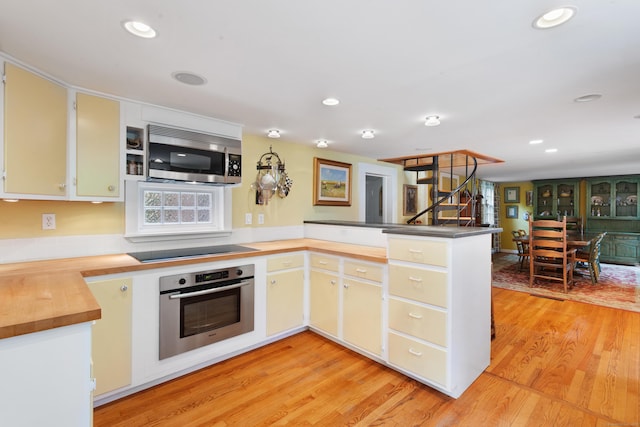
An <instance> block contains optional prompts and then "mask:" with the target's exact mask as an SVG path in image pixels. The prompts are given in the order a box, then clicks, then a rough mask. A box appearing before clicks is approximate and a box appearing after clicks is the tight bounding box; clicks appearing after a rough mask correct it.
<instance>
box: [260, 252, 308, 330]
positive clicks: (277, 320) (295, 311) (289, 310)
mask: <svg viewBox="0 0 640 427" xmlns="http://www.w3.org/2000/svg"><path fill="white" fill-rule="evenodd" d="M303 267H304V255H303V254H301V253H295V254H289V255H285V256H277V257H272V258H269V259H268V260H267V273H268V274H267V335H268V336H271V335H274V334H277V333H279V332H284V331H287V330H289V329H293V328H296V327H301V326H302V325H303V323H304V270H303Z"/></svg>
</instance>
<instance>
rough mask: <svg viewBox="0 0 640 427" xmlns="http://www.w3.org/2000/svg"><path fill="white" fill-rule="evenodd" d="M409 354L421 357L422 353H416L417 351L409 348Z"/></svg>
mask: <svg viewBox="0 0 640 427" xmlns="http://www.w3.org/2000/svg"><path fill="white" fill-rule="evenodd" d="M409 353H411V354H413V355H414V356H418V357H422V352H421V351H417V350H414V349H412V348H409Z"/></svg>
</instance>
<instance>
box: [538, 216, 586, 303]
mask: <svg viewBox="0 0 640 427" xmlns="http://www.w3.org/2000/svg"><path fill="white" fill-rule="evenodd" d="M529 255H530V258H529V287H532V286H533V283H534V282H535V281H536V280H537V279H543V280H552V281H560V282H562V285H563V287H564V291H565V292H568V287H569V286H573V269H574V268H575V263H576V250H575V249H567V222H566V218H563V219H562V221H552V220H537V221H533V220H532V219H531V218H529Z"/></svg>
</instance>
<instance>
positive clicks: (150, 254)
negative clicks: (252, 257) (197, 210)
mask: <svg viewBox="0 0 640 427" xmlns="http://www.w3.org/2000/svg"><path fill="white" fill-rule="evenodd" d="M250 251H257V249H254V248H248V247H246V246H240V245H218V246H201V247H197V248H182V249H162V250H157V251H144V252H130V253H128V254H127V255H130V256H132V257H134V258H135V259H137V260H138V261H140V262H152V261H166V260H170V259H177V258H191V257H198V256H203V255H215V254H226V253H230V252H250Z"/></svg>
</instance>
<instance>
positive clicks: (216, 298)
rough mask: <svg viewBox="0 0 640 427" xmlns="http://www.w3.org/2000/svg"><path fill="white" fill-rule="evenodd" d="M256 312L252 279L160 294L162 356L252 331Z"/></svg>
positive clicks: (168, 355) (160, 356)
mask: <svg viewBox="0 0 640 427" xmlns="http://www.w3.org/2000/svg"><path fill="white" fill-rule="evenodd" d="M253 312H254V280H253V278H249V279H237V280H231V281H227V282H219V283H216V284H215V286H213V285H212V286H192V287H189V288H186V289H177V290H175V291H172V292H165V293H161V294H160V354H159V358H160V359H161V360H162V359H166V358H167V357H171V356H175V355H176V354H180V353H183V352H185V351H189V350H193V349H196V348H198V347H202V346H205V345H209V344H212V343H215V342H218V341H222V340H224V339H227V338H231V337H234V336H237V335H241V334H244V333H247V332H251V331H253V329H254V314H253Z"/></svg>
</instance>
